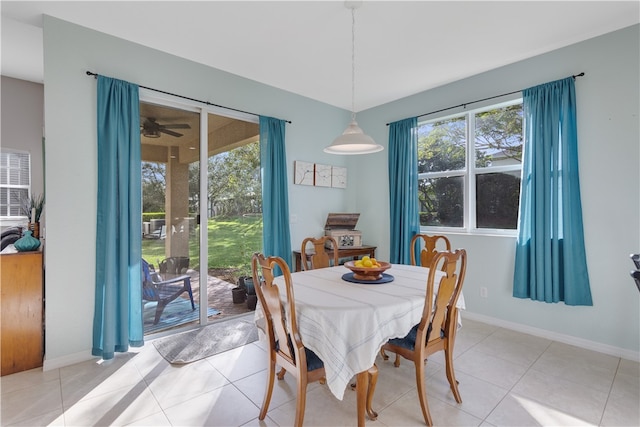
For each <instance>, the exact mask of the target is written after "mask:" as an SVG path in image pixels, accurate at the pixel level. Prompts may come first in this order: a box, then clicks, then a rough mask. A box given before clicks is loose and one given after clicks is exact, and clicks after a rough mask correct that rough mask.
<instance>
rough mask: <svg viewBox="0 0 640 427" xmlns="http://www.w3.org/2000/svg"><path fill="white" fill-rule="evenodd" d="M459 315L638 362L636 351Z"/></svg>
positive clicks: (533, 328)
mask: <svg viewBox="0 0 640 427" xmlns="http://www.w3.org/2000/svg"><path fill="white" fill-rule="evenodd" d="M460 313H462V317H463V318H464V319H469V320H476V321H478V322H482V323H487V324H489V325H494V326H499V327H501V328H505V329H511V330H513V331H517V332H523V333H525V334H529V335H534V336H536V337H541V338H547V339H550V340H553V341H558V342H561V343H564V344H569V345H574V346H576V347H580V348H584V349H587V350H593V351H597V352H599V353H604V354H608V355H610V356H616V357H621V358H623V359H627V360H632V361H634V362H640V352H637V351H633V350H628V349H625V348H620V347H614V346H611V345H608V344H602V343H599V342H595V341H589V340H585V339H584V338H577V337H573V336H571V335H564V334H559V333H557V332H552V331H548V330H546V329H540V328H535V327H533V326H527V325H523V324H520V323H515V322H509V321H507V320H502V319H496V318H495V317H490V316H485V315H483V314H478V313H471V312H468V311H465V310H460Z"/></svg>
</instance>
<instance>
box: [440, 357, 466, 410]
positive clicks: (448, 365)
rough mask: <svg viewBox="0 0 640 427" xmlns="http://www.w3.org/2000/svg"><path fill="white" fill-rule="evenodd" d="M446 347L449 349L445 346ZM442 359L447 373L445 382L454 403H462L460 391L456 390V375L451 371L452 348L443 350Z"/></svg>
mask: <svg viewBox="0 0 640 427" xmlns="http://www.w3.org/2000/svg"><path fill="white" fill-rule="evenodd" d="M447 347H449V346H448V345H447ZM444 359H445V365H446V372H447V380H449V386H450V387H451V392H452V393H453V397H454V398H455V399H456V402H458V403H462V397H461V396H460V390H458V380H456V374H455V372H454V370H453V348H446V347H445V349H444Z"/></svg>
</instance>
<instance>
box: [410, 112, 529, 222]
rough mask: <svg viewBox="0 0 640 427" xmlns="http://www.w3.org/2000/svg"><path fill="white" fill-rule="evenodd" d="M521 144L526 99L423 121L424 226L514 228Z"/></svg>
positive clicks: (420, 157)
mask: <svg viewBox="0 0 640 427" xmlns="http://www.w3.org/2000/svg"><path fill="white" fill-rule="evenodd" d="M522 141H523V134H522V100H517V101H511V102H509V103H504V104H500V105H494V106H491V107H485V108H483V109H478V110H473V111H469V112H466V113H463V114H456V115H454V116H448V117H441V118H437V119H431V120H428V121H420V122H419V123H418V199H419V203H420V226H421V227H425V228H427V229H428V228H433V227H437V228H438V230H442V229H444V228H447V229H450V230H452V231H453V230H460V231H477V230H483V231H485V230H515V229H516V228H517V226H518V202H519V198H520V176H521V171H522Z"/></svg>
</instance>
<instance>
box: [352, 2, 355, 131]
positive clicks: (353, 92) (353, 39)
mask: <svg viewBox="0 0 640 427" xmlns="http://www.w3.org/2000/svg"><path fill="white" fill-rule="evenodd" d="M355 99H356V8H355V7H352V8H351V120H352V121H355V120H356V101H355Z"/></svg>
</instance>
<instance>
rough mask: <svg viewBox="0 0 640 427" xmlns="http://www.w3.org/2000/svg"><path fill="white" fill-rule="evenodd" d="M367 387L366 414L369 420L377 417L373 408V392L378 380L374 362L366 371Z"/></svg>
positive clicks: (376, 367)
mask: <svg viewBox="0 0 640 427" xmlns="http://www.w3.org/2000/svg"><path fill="white" fill-rule="evenodd" d="M368 375H369V388H368V389H367V415H368V416H369V419H370V420H371V421H375V420H376V419H378V413H377V412H376V411H374V410H373V408H372V407H371V406H372V403H373V394H374V393H375V391H376V383H377V382H378V366H377V365H376V364H375V363H374V364H373V366H372V367H371V368H369V371H368Z"/></svg>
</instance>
